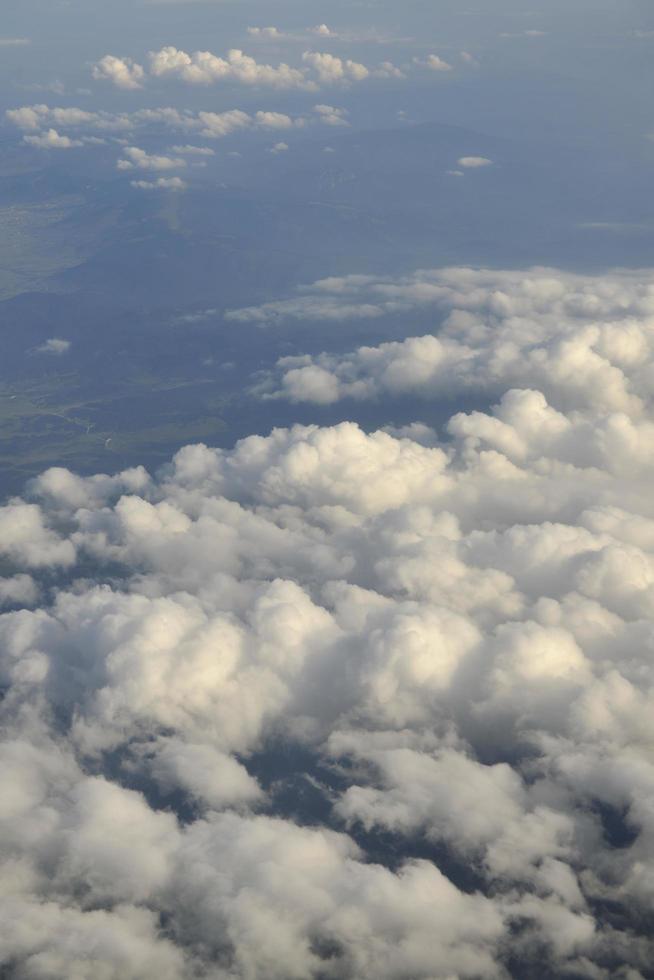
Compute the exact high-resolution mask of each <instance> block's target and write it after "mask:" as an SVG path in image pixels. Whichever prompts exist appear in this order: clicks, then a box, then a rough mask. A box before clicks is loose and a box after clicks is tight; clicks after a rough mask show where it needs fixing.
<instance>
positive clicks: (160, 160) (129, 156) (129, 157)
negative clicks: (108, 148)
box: [116, 146, 186, 170]
mask: <svg viewBox="0 0 654 980" xmlns="http://www.w3.org/2000/svg"><path fill="white" fill-rule="evenodd" d="M123 156H124V158H125V159H122V160H119V161H118V163H117V164H116V167H117V168H118V170H179V169H180V168H182V167H185V166H186V160H184V159H183V157H166V156H156V155H152V154H149V153H146V152H145V150H141V149H139V147H138V146H126V147H125V149H124V150H123Z"/></svg>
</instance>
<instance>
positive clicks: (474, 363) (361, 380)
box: [230, 269, 653, 452]
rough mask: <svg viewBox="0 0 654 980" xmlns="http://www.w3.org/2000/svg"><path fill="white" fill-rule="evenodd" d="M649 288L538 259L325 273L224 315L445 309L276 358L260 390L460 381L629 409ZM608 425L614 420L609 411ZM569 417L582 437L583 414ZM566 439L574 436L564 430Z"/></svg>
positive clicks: (402, 388) (305, 392)
mask: <svg viewBox="0 0 654 980" xmlns="http://www.w3.org/2000/svg"><path fill="white" fill-rule="evenodd" d="M650 292H651V286H650V285H649V284H648V282H647V280H646V279H642V278H641V279H639V278H638V277H637V276H636V275H633V276H632V275H631V274H628V273H616V274H615V275H614V276H613V277H612V278H611V277H609V276H606V277H604V278H602V279H598V278H594V277H592V276H590V277H584V276H574V275H571V274H562V273H558V272H556V271H555V270H547V269H534V270H531V271H528V272H526V273H524V274H523V275H521V276H518V275H517V274H515V273H511V272H505V273H499V272H491V271H486V270H463V269H450V270H436V271H434V272H431V273H430V272H429V271H423V272H418V273H416V274H415V275H414V276H410V277H407V278H406V279H404V280H398V281H390V280H386V281H385V280H374V279H371V278H369V277H350V278H345V279H331V280H324V281H322V282H318V283H316V284H315V285H314V287H312V288H309V289H307V290H305V291H304V293H303V294H302V295H300V296H298V297H296V298H294V299H291V300H285V301H281V302H280V303H278V304H274V303H273V304H268V305H267V306H264V307H261V308H254V309H250V310H248V309H246V310H242V311H235V312H233V313H232V314H230V316H231V318H233V319H235V320H236V321H238V320H241V319H244V320H246V321H247V320H254V321H257V320H259V321H262V322H275V321H276V320H277V319H278V318H279V319H282V320H284V319H294V318H300V317H301V318H303V319H307V320H311V319H316V320H330V321H337V320H339V319H343V320H347V319H352V318H366V317H368V318H370V317H374V316H381V315H384V314H386V315H388V314H400V315H401V314H403V313H404V312H405V311H408V310H411V309H415V308H429V307H434V308H435V309H437V310H438V311H439V313H440V315H441V316H443V315H444V316H445V317H446V318H445V320H444V323H443V326H442V328H441V329H440V330H439V331H438V333H436V334H434V335H425V336H421V337H409V338H407V339H406V340H404V341H398V342H391V343H385V344H381V345H380V346H378V347H361V348H359V349H358V350H357V351H354V352H352V353H351V354H346V355H343V356H336V355H326V354H325V355H320V356H318V357H297V358H286V359H283V360H282V361H281V362H280V363H279V372H278V375H277V376H276V378H275V379H274V380H273V379H271V381H272V386H271V387H270V388H269V389H267V390H268V393H272V394H275V395H276V396H277V397H279V396H281V397H286V398H289V399H290V400H292V401H303V400H310V401H318V402H321V403H331V402H333V401H337V400H338V399H340V398H345V397H349V398H354V399H359V400H366V399H371V398H377V397H380V396H387V395H393V396H398V395H402V394H403V393H404V394H406V393H409V392H410V393H413V394H419V395H421V396H422V397H449V396H450V395H451V394H452V393H453V392H455V391H462V390H468V391H470V392H472V391H474V390H484V391H486V392H487V393H488V395H490V396H491V397H493V396H500V395H501V394H502V393H503V392H506V391H507V389H509V388H512V387H521V388H524V387H533V388H534V389H536V390H538V391H542V392H544V393H545V395H546V397H547V399H548V400H549V401H550V402H551V403H552V404H554V405H555V406H556V407H557V408H558V409H560V410H562V411H564V412H567V411H569V410H570V409H575V410H580V411H581V410H583V411H589V410H599V409H600V408H601V409H602V410H605V411H608V412H611V411H613V412H626V413H630V415H632V416H633V418H634V419H637V418H638V413H639V412H641V413H642V411H643V410H644V408H643V406H645V405H647V404H649V402H650V395H649V393H648V386H649V372H650V371H651V362H652V357H653V353H652V337H651V332H650V329H649V326H648V324H649V317H650V315H651V313H650V309H651V307H652V299H651V295H650ZM312 390H313V391H314V392H315V393H314V394H312ZM265 393H266V392H265V391H264V394H265ZM532 410H533V411H535V410H536V405H535V403H534V404H533V405H532ZM612 424H614V425H618V424H619V423H618V421H617V418H615V419H614V422H613V423H612ZM625 424H626V421H625ZM575 427H577V430H578V433H579V438H580V439H581V440H582V441H583V436H582V435H581V432H582V430H583V425H582V423H581V420H580V419H578V420H576V422H575ZM497 431H498V432H499V430H497ZM565 438H566V439H571V438H572V430H570V431H568V434H567V435H566V437H565ZM571 451H572V452H574V450H571Z"/></svg>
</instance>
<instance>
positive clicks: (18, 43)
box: [0, 37, 32, 48]
mask: <svg viewBox="0 0 654 980" xmlns="http://www.w3.org/2000/svg"><path fill="white" fill-rule="evenodd" d="M31 43H32V42H31V41H30V39H29V38H28V37H0V48H24V47H25V46H26V45H27V44H31Z"/></svg>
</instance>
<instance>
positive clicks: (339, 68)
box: [302, 51, 370, 85]
mask: <svg viewBox="0 0 654 980" xmlns="http://www.w3.org/2000/svg"><path fill="white" fill-rule="evenodd" d="M302 61H303V62H304V63H305V64H306V65H309V66H310V67H311V68H312V69H313V71H314V72H315V73H316V75H317V76H318V83H319V84H320V85H333V84H336V83H349V82H361V81H364V80H365V79H366V78H368V76H369V75H370V72H369V70H368V69H367V68H366V66H365V65H362V64H360V62H357V61H351V60H350V59H347V60H345V61H344V60H343V59H342V58H338V57H336V56H335V55H333V54H327V53H322V54H321V53H320V52H317V51H305V52H304V54H303V55H302Z"/></svg>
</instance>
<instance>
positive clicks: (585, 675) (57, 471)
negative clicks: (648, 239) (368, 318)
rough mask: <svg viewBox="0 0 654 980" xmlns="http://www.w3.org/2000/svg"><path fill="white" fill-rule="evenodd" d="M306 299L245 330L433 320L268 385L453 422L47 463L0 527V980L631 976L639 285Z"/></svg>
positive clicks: (587, 280) (646, 819) (323, 285)
mask: <svg viewBox="0 0 654 980" xmlns="http://www.w3.org/2000/svg"><path fill="white" fill-rule="evenodd" d="M161 179H162V180H165V179H166V178H161ZM173 179H174V178H173ZM303 302H304V303H305V304H306V308H305V311H304V313H301V312H300V308H299V306H298V305H297V304H301V303H303ZM293 303H294V304H296V305H295V306H293V307H291V308H290V309H289V308H288V307H287V308H281V309H280V307H279V306H277V307H276V308H275V309H274V311H272V312H271V311H270V310H268V314H267V315H271V316H287V315H293V316H298V317H299V316H303V317H305V318H311V317H314V318H316V319H320V318H324V317H325V316H328V317H330V318H331V319H333V320H334V322H337V320H336V317H337V314H338V311H339V310H340V314H341V316H345V317H347V316H349V315H352V314H353V311H354V315H356V311H357V310H358V311H359V313H361V311H362V310H365V311H366V312H365V314H364V315H372V309H373V308H375V309H376V310H377V312H378V314H384V313H389V312H393V313H394V314H396V315H398V316H400V317H402V316H404V315H405V314H406V313H407V311H411V310H416V309H423V310H431V311H432V312H433V313H434V314H438V317H439V319H440V320H442V321H443V322H442V324H441V327H440V330H439V332H438V333H434V334H430V335H425V336H424V337H415V338H407V339H406V340H405V341H402V342H397V343H392V344H380V345H378V346H377V347H362V348H359V349H357V350H355V351H353V352H351V353H350V354H347V355H344V356H342V357H341V356H338V355H334V354H329V355H317V356H313V355H310V356H309V355H308V356H307V357H306V358H303V359H300V360H299V361H298V362H296V363H291V362H289V361H288V360H285V361H284V362H282V363H281V364H280V366H279V372H278V374H276V375H275V378H274V379H273V380H274V381H275V383H276V385H277V387H276V388H275V387H273V388H271V389H270V390H269V391H268V394H271V393H278V392H279V391H280V387H279V385H280V384H284V383H285V381H286V380H287V376H288V375H289V374H290V373H291V372H293V371H299V372H302V371H303V370H305V369H306V370H307V371H311V372H313V373H312V374H311V375H310V376H306V377H304V380H303V381H298V376H296V378H295V380H294V381H293V382H292V384H296V383H297V384H299V385H300V388H299V389H298V391H299V392H300V394H302V396H303V397H305V396H306V394H307V393H310V392H312V391H314V392H315V391H322V393H323V394H322V395H321V398H322V400H324V401H327V402H328V401H330V400H331V398H332V395H333V393H334V391H335V392H336V395H337V396H338V397H343V395H344V393H345V392H346V390H347V392H348V393H349V396H350V397H359V398H364V397H365V398H369V397H378V398H379V404H380V405H382V406H386V407H387V406H389V405H391V404H392V402H391V397H395V396H397V395H398V394H401V393H402V392H403V391H409V392H411V393H412V394H414V395H415V394H416V393H419V394H421V395H422V396H423V397H424V398H429V399H437V398H440V397H441V395H443V394H444V393H447V394H448V395H449V396H450V397H452V398H453V399H454V401H453V407H452V411H451V417H450V419H449V421H448V422H447V423H446V425H444V426H443V429H442V431H440V432H436V431H435V430H434V429H433V428H430V427H429V426H428V425H426V424H413V425H408V426H402V427H397V426H392V425H389V426H388V427H387V429H386V430H385V431H384V430H380V431H370V432H366V431H364V430H363V429H362V428H360V427H359V426H358V425H356V424H355V423H353V422H343V423H340V424H338V425H334V426H328V427H325V426H318V425H305V426H302V425H296V426H293V427H291V428H284V429H275V430H273V431H272V432H271V433H269V434H268V435H265V436H261V435H253V436H250V437H248V438H245V439H243V440H241V441H240V442H238V443H237V444H236V445H235V446H234V447H231V448H218V449H211V448H209V447H207V446H205V445H194V446H187V447H184V448H183V449H181V450H180V451H179V452H178V453H177V454H176V455H175V457H174V458H173V459H172V460H171V462H170V463H168V464H167V465H165V466H164V467H163V468H162V469H161V470H160V471H158V472H157V473H155V474H153V475H150V474H148V473H147V472H146V471H145V470H144V469H142V468H135V469H130V470H126V471H124V472H122V473H118V474H115V475H113V476H109V475H96V476H92V477H83V476H80V475H76V474H73V473H71V472H69V471H68V470H65V469H62V468H54V469H51V470H48V471H47V472H46V473H44V474H42V475H41V476H40V477H38V478H37V479H35V480H33V481H31V482H30V484H29V485H28V486H27V487H26V488H25V491H24V494H23V496H22V497H20V498H15V499H13V500H11V501H9V502H7V503H6V504H5V505H4V506H3V507H1V508H0V551H1V552H2V577H1V578H0V602H1V603H2V606H3V610H2V613H1V614H0V684H1V686H2V692H3V697H2V699H1V701H0V717H1V721H2V726H3V737H2V740H0V778H1V780H2V787H3V792H2V794H0V868H1V870H2V874H1V875H0V882H1V884H0V965H1V966H0V968H2V969H4V970H5V971H7V970H9V971H10V972H12V971H13V972H16V971H20V973H21V975H25V976H39V977H52V978H53V980H54V978H58V977H61V976H76V975H78V974H79V975H80V976H81V975H82V973H80V971H83V975H91V973H92V974H93V975H94V976H95V975H102V976H107V977H121V978H126V980H149V977H151V976H152V975H153V973H154V972H156V974H157V975H158V976H161V977H162V978H164V980H167V978H170V980H177V978H179V977H189V978H190V977H200V976H212V975H215V976H216V977H222V976H224V977H233V978H245V977H248V978H252V980H268V978H270V977H284V978H291V977H295V978H298V980H300V978H301V980H305V978H315V980H317V978H318V977H326V976H333V977H342V978H354V977H379V978H380V980H397V978H399V977H407V976H410V977H414V978H416V980H434V978H438V980H449V978H451V977H454V976H456V977H460V978H462V980H464V978H468V980H474V978H478V977H488V978H497V980H500V978H502V977H506V976H509V975H515V976H518V975H519V976H530V975H533V976H536V975H545V974H547V975H550V976H566V975H570V976H577V975H579V976H587V977H598V978H603V980H604V978H606V980H609V978H616V980H617V978H618V977H622V976H624V977H627V976H634V977H638V976H642V977H644V976H646V975H647V973H648V971H649V969H650V964H651V962H652V957H653V955H654V944H653V943H652V938H651V934H650V933H651V930H650V929H649V927H648V918H647V917H648V913H649V909H650V907H651V902H652V894H653V888H652V880H653V876H654V820H653V818H652V805H651V800H652V787H653V786H654V767H653V764H652V753H651V746H652V742H653V740H654V723H653V719H654V711H653V707H654V683H653V680H652V671H651V657H652V644H653V640H652V618H653V615H654V513H653V511H652V504H651V483H652V469H653V464H652V460H653V458H654V456H653V453H652V449H653V448H654V414H653V400H652V391H653V388H652V384H651V381H652V372H653V367H652V365H653V356H654V355H653V350H654V331H653V328H652V322H653V317H652V312H653V310H654V286H653V280H652V274H651V273H648V272H646V271H640V272H633V273H629V272H625V271H616V272H613V273H610V274H606V275H604V276H588V275H587V276H583V275H572V274H569V273H564V272H561V271H557V270H551V269H535V270H515V271H511V270H509V271H498V270H483V269H441V270H431V271H429V270H422V271H420V272H417V273H415V274H413V275H409V276H405V277H403V278H398V279H389V278H384V277H373V276H350V277H342V278H333V279H329V280H322V281H320V282H318V283H316V284H314V286H313V287H308V288H307V289H305V290H303V291H301V292H300V293H299V294H298V296H296V297H295V298H294V300H293ZM321 303H322V304H327V306H325V305H322V306H321V305H320V304H321ZM289 383H290V382H289ZM302 386H304V387H302ZM354 386H359V387H354ZM285 394H286V395H287V396H288V390H285ZM470 395H472V399H470ZM318 400H320V399H318ZM470 402H472V404H470ZM423 404H428V403H427V402H424V403H423ZM414 405H415V403H414ZM428 407H429V406H428ZM388 421H389V422H390V420H388ZM84 971H85V972H84Z"/></svg>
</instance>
